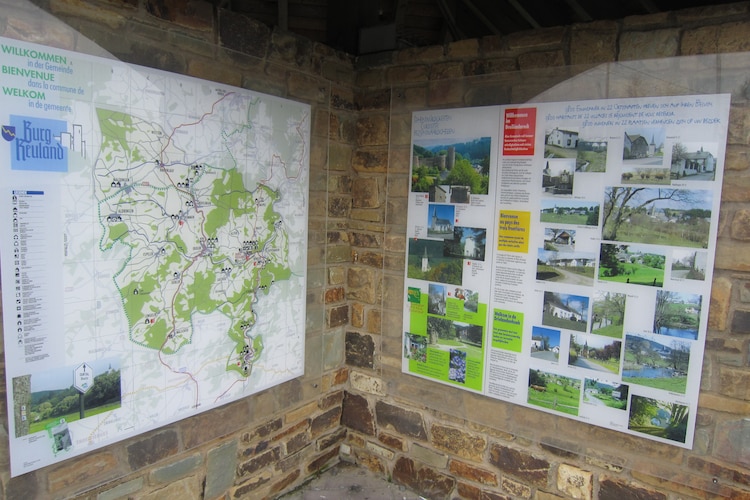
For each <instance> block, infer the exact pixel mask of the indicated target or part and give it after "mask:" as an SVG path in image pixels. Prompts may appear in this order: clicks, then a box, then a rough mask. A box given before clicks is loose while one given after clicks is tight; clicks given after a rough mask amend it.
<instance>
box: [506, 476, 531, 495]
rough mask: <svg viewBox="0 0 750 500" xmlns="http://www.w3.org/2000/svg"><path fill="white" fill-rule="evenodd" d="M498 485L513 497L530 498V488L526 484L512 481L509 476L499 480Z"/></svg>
mask: <svg viewBox="0 0 750 500" xmlns="http://www.w3.org/2000/svg"><path fill="white" fill-rule="evenodd" d="M500 487H501V488H502V489H503V491H507V492H508V493H510V494H512V495H513V496H515V497H521V498H531V488H529V486H528V485H525V484H523V483H519V482H518V481H514V480H513V479H511V478H509V477H503V478H502V479H501V480H500Z"/></svg>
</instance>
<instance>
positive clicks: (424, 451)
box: [409, 443, 448, 469]
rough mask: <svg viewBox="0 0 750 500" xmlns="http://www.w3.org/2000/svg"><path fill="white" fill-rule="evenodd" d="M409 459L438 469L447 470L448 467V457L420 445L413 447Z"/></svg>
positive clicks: (414, 444) (415, 444) (413, 445)
mask: <svg viewBox="0 0 750 500" xmlns="http://www.w3.org/2000/svg"><path fill="white" fill-rule="evenodd" d="M409 457H411V458H413V459H414V460H416V461H418V462H421V463H423V464H426V465H429V466H430V467H434V468H436V469H445V468H446V467H447V466H448V455H446V454H445V453H440V452H437V451H435V450H433V449H430V448H427V447H425V446H422V445H420V444H419V443H413V444H412V445H411V448H410V449H409Z"/></svg>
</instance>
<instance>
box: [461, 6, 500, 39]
mask: <svg viewBox="0 0 750 500" xmlns="http://www.w3.org/2000/svg"><path fill="white" fill-rule="evenodd" d="M462 1H463V3H464V5H466V7H468V8H469V10H470V11H471V12H472V14H474V15H475V16H476V18H477V19H479V20H480V21H482V24H484V25H485V26H486V27H487V29H488V30H490V31H491V32H492V33H493V34H494V35H502V34H503V33H502V31H500V30H499V29H498V27H497V26H495V23H493V22H492V21H490V20H489V19H488V18H487V16H485V15H484V14H482V11H481V10H479V9H478V8H477V6H476V5H474V2H472V1H471V0H462Z"/></svg>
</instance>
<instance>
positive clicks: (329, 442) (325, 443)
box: [315, 428, 346, 451]
mask: <svg viewBox="0 0 750 500" xmlns="http://www.w3.org/2000/svg"><path fill="white" fill-rule="evenodd" d="M344 439H346V429H344V428H340V429H339V430H338V431H336V432H334V433H333V434H327V435H325V436H323V437H321V438H320V439H318V440H317V441H316V442H315V448H316V449H317V450H318V451H322V450H325V449H326V448H328V447H330V446H333V445H335V444H339V443H341V442H343V441H344Z"/></svg>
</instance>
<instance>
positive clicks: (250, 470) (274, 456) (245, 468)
mask: <svg viewBox="0 0 750 500" xmlns="http://www.w3.org/2000/svg"><path fill="white" fill-rule="evenodd" d="M280 457H281V448H279V447H278V446H277V447H275V448H272V449H270V450H268V451H266V452H265V453H261V454H260V455H258V456H255V457H253V458H251V459H250V460H247V461H245V462H243V463H241V464H240V466H239V467H238V468H237V475H238V476H244V475H248V474H249V475H253V474H255V473H256V472H258V471H259V470H260V469H263V468H264V467H268V466H269V465H271V464H273V463H275V462H278V461H279V458H280Z"/></svg>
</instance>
